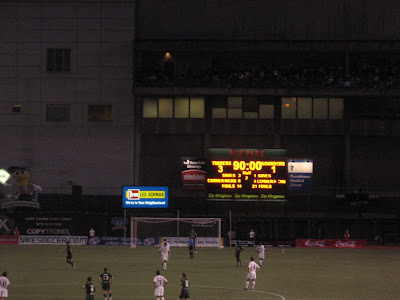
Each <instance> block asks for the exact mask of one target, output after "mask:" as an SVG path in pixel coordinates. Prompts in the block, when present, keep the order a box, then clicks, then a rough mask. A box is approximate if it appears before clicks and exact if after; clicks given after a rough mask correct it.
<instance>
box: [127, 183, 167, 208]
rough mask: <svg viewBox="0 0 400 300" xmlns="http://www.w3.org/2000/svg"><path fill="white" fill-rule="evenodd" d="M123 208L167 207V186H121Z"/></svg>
mask: <svg viewBox="0 0 400 300" xmlns="http://www.w3.org/2000/svg"><path fill="white" fill-rule="evenodd" d="M122 207H123V208H168V187H167V186H128V185H124V186H122Z"/></svg>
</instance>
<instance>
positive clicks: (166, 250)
mask: <svg viewBox="0 0 400 300" xmlns="http://www.w3.org/2000/svg"><path fill="white" fill-rule="evenodd" d="M159 251H160V253H161V261H162V266H163V269H164V270H166V269H167V261H168V256H169V247H168V244H167V243H164V245H162V246H161V248H160V250H159Z"/></svg>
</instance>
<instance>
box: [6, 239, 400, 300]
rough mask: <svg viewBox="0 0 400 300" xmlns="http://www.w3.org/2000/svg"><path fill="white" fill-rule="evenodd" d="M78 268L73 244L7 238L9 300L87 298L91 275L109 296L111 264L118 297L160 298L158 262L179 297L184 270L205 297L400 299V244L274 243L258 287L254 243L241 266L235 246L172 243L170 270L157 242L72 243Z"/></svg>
mask: <svg viewBox="0 0 400 300" xmlns="http://www.w3.org/2000/svg"><path fill="white" fill-rule="evenodd" d="M72 251H73V255H74V261H75V264H76V266H77V268H76V269H72V268H71V266H70V265H68V264H67V263H65V261H64V260H65V246H37V245H35V246H22V245H16V246H14V245H12V246H11V245H0V272H3V271H8V278H9V279H10V281H11V287H10V289H9V300H25V299H26V300H32V299H37V300H41V299H43V300H46V299H52V300H54V299H66V300H67V299H85V293H84V290H83V289H82V286H83V284H84V283H85V280H86V277H87V276H91V277H92V278H93V280H94V282H96V288H97V291H96V293H95V299H96V300H98V299H103V296H102V291H101V286H100V284H98V283H97V277H98V275H99V274H100V273H101V272H102V270H103V268H104V267H107V268H108V270H109V272H110V273H111V274H112V275H113V276H114V277H115V282H114V284H113V285H112V294H113V300H118V299H133V300H135V299H154V296H153V295H154V288H153V283H152V280H153V277H154V276H155V272H156V271H157V270H160V271H161V274H162V275H164V276H165V277H166V278H167V279H168V281H169V282H168V285H167V287H166V292H165V296H166V299H178V290H179V281H180V274H181V272H186V273H187V275H188V279H189V280H190V282H191V288H190V293H191V300H198V299H227V300H234V299H272V300H278V299H330V300H333V299H400V288H399V286H400V272H399V270H400V250H396V249H385V250H384V249H382V250H380V249H304V248H290V249H285V250H284V252H283V251H282V249H279V248H273V249H267V250H266V259H265V261H264V264H263V267H262V268H261V270H259V272H258V273H257V283H256V288H255V290H254V291H244V290H243V288H244V287H245V280H246V275H247V263H248V262H249V258H250V256H254V257H255V258H256V262H257V263H258V257H257V253H256V251H255V250H254V249H253V248H247V249H245V250H244V251H243V252H242V260H243V261H244V266H242V267H236V260H235V255H234V249H233V248H224V249H215V248H200V249H198V254H197V255H196V256H195V258H194V259H190V258H189V253H188V250H187V249H186V248H174V247H172V248H171V255H170V260H169V262H168V270H166V271H163V270H162V266H161V259H160V255H159V253H158V248H156V247H141V248H137V249H131V248H129V247H114V246H72Z"/></svg>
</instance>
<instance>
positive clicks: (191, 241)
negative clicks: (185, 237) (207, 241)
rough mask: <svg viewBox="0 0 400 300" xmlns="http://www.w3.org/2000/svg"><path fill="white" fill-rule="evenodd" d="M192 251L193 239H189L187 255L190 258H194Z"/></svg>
mask: <svg viewBox="0 0 400 300" xmlns="http://www.w3.org/2000/svg"><path fill="white" fill-rule="evenodd" d="M193 249H194V239H190V240H189V255H190V258H193V257H194V255H193Z"/></svg>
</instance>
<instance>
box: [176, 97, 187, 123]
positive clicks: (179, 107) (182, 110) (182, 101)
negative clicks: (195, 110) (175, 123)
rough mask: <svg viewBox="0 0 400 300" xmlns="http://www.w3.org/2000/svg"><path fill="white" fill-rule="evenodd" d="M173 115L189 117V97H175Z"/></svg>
mask: <svg viewBox="0 0 400 300" xmlns="http://www.w3.org/2000/svg"><path fill="white" fill-rule="evenodd" d="M174 117H175V118H177V119H180V118H189V98H175V100H174Z"/></svg>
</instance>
